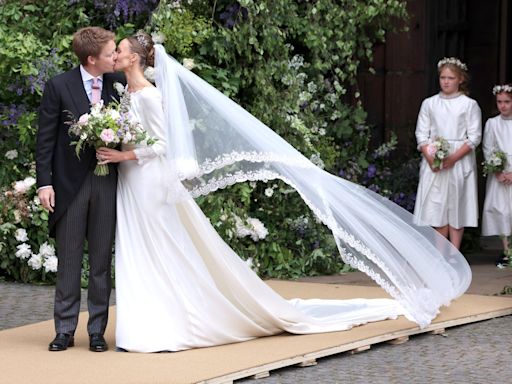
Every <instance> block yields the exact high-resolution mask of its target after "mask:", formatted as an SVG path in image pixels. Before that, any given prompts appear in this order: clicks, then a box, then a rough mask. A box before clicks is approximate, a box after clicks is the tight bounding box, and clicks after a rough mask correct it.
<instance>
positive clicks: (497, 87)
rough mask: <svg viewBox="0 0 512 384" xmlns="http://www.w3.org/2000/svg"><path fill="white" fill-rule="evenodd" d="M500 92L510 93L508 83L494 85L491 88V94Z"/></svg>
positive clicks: (511, 87)
mask: <svg viewBox="0 0 512 384" xmlns="http://www.w3.org/2000/svg"><path fill="white" fill-rule="evenodd" d="M501 92H507V93H512V86H511V85H509V84H503V85H495V86H494V87H493V89H492V94H493V95H497V94H498V93H501Z"/></svg>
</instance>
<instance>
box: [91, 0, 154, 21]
mask: <svg viewBox="0 0 512 384" xmlns="http://www.w3.org/2000/svg"><path fill="white" fill-rule="evenodd" d="M158 3H159V0H114V1H105V0H103V1H102V0H94V7H95V8H96V9H99V10H101V11H102V13H103V14H104V15H105V20H106V21H107V23H108V24H109V25H110V27H115V26H117V25H119V24H122V23H126V22H128V21H129V20H130V19H132V18H133V17H137V16H139V15H142V14H150V13H151V12H153V10H154V9H155V8H156V7H157V6H158ZM118 18H122V20H121V23H120V22H119V21H118V20H117V19H118Z"/></svg>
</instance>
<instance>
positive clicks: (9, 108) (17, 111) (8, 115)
mask: <svg viewBox="0 0 512 384" xmlns="http://www.w3.org/2000/svg"><path fill="white" fill-rule="evenodd" d="M25 112H27V108H26V107H25V106H24V105H15V104H11V105H4V104H0V121H1V124H2V125H3V126H8V125H16V124H18V120H19V118H20V117H21V115H23V114H24V113H25Z"/></svg>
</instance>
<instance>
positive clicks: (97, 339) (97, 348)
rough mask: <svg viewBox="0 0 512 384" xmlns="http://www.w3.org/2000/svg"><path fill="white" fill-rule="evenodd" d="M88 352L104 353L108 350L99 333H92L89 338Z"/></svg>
mask: <svg viewBox="0 0 512 384" xmlns="http://www.w3.org/2000/svg"><path fill="white" fill-rule="evenodd" d="M89 350H91V351H93V352H105V351H107V350H108V345H107V342H106V341H105V338H104V337H103V335H102V334H101V333H93V334H91V335H90V336H89Z"/></svg>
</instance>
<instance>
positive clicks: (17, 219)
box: [12, 209, 21, 224]
mask: <svg viewBox="0 0 512 384" xmlns="http://www.w3.org/2000/svg"><path fill="white" fill-rule="evenodd" d="M12 213H13V215H14V223H15V224H18V223H19V222H21V212H20V211H19V210H18V209H15V210H14V211H13V212H12Z"/></svg>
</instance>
